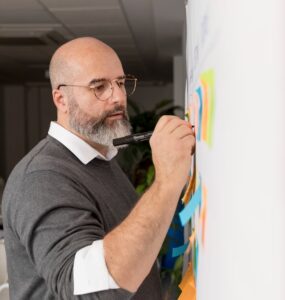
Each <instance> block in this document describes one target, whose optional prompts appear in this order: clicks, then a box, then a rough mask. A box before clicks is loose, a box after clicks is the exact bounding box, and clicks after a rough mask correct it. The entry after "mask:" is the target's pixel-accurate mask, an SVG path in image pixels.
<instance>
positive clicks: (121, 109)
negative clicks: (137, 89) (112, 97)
mask: <svg viewBox="0 0 285 300" xmlns="http://www.w3.org/2000/svg"><path fill="white" fill-rule="evenodd" d="M116 113H122V114H123V118H124V119H125V120H129V116H128V113H127V109H126V107H125V106H123V105H119V104H117V105H116V106H115V107H114V109H112V110H110V111H106V112H104V114H103V115H102V117H101V120H102V122H104V121H105V120H106V119H107V118H108V117H110V116H112V115H113V114H116Z"/></svg>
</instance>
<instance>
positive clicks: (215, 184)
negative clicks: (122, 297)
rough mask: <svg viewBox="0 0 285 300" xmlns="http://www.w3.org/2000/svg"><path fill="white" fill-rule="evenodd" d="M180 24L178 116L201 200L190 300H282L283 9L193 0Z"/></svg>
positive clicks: (272, 4)
mask: <svg viewBox="0 0 285 300" xmlns="http://www.w3.org/2000/svg"><path fill="white" fill-rule="evenodd" d="M186 16H187V46H186V48H187V49H186V56H187V57H186V58H187V89H186V103H185V109H186V112H187V113H189V115H190V118H191V122H192V123H194V125H195V131H196V137H197V146H196V168H197V177H198V183H197V184H196V189H198V186H199V182H200V184H202V185H203V186H204V187H205V189H206V191H207V197H206V198H207V199H206V200H207V206H206V210H207V212H206V217H205V220H204V223H203V222H201V204H200V206H199V208H197V211H196V212H195V214H194V216H193V217H192V224H194V225H193V227H195V228H196V240H197V241H196V242H197V246H199V256H198V259H197V270H196V273H197V274H196V278H195V285H196V296H197V299H198V300H241V299H242V300H247V299H248V300H256V299H258V300H263V299H264V300H265V299H266V300H268V299H274V300H281V299H282V300H284V299H285V284H284V279H285V2H284V0H271V1H264V0H251V1H248V0H238V1H236V0H228V1H226V0H216V1H210V0H191V1H188V3H187V5H186ZM199 88H200V92H199ZM199 93H200V95H199ZM203 93H204V94H203ZM207 93H208V95H207V96H205V94H207ZM199 97H200V98H201V99H202V100H201V99H199ZM205 97H207V99H206V100H205ZM199 101H200V102H201V103H202V104H203V105H204V106H203V108H202V112H199V109H201V103H200V102H199ZM203 101H205V103H204V102H203ZM199 114H200V115H201V116H200V115H199ZM203 118H204V119H203ZM201 119H203V120H201ZM203 127H204V128H203ZM199 130H200V137H199V138H198V136H197V135H198V133H199V132H198V131H199ZM203 130H204V136H203ZM196 191H197V190H196ZM191 201H192V200H191ZM202 223H203V224H202ZM186 226H187V225H186ZM202 239H203V240H202ZM185 257H187V255H185ZM182 298H183V297H181V298H179V299H182ZM184 299H186V297H184ZM188 299H190V298H189V297H188Z"/></svg>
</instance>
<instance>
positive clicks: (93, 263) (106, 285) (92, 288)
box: [73, 240, 120, 295]
mask: <svg viewBox="0 0 285 300" xmlns="http://www.w3.org/2000/svg"><path fill="white" fill-rule="evenodd" d="M73 278H74V295H83V294H88V293H94V292H99V291H103V290H109V289H118V288H120V287H119V286H118V285H117V284H116V282H115V281H114V279H113V278H112V276H111V274H110V273H109V271H108V269H107V265H106V262H105V257H104V248H103V240H98V241H95V242H93V243H92V245H90V246H86V247H84V248H82V249H80V250H79V251H77V252H76V254H75V258H74V265H73Z"/></svg>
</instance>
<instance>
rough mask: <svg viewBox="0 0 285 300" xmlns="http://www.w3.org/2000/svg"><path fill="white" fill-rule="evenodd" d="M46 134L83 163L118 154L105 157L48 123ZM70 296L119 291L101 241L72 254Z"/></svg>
mask: <svg viewBox="0 0 285 300" xmlns="http://www.w3.org/2000/svg"><path fill="white" fill-rule="evenodd" d="M48 134H49V135H50V136H52V137H53V138H55V139H56V140H58V141H59V142H60V143H62V144H63V145H64V146H65V147H66V148H67V149H69V150H70V151H71V152H72V153H73V154H74V155H75V156H76V157H77V158H78V159H79V160H80V161H81V162H82V163H83V164H85V165H86V164H88V163H89V162H90V161H91V160H93V159H94V158H96V157H97V158H98V159H102V160H107V161H108V160H111V159H112V158H113V157H115V156H116V155H117V153H118V150H117V149H116V148H114V149H112V150H110V151H109V152H108V153H107V155H106V157H105V156H103V155H102V154H101V153H99V152H98V151H96V150H95V149H94V148H93V147H91V146H90V145H89V144H87V143H86V142H85V141H83V140H82V139H81V138H79V137H78V136H77V135H75V134H73V133H72V132H70V131H68V130H67V129H65V128H64V127H62V126H60V125H59V124H58V123H56V122H51V124H50V128H49V132H48ZM73 278H74V295H83V294H88V293H94V292H99V291H102V290H108V289H117V288H120V287H119V286H118V285H117V284H116V282H115V281H114V279H113V278H112V276H111V274H110V273H109V271H108V269H107V265H106V262H105V257H104V248H103V240H97V241H94V242H93V243H92V244H91V245H89V246H86V247H84V248H82V249H80V250H79V251H77V252H76V255H75V259H74V264H73Z"/></svg>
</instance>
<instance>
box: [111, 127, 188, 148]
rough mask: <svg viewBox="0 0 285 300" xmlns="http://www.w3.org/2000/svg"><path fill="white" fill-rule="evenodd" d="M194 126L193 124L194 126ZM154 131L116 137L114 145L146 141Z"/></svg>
mask: <svg viewBox="0 0 285 300" xmlns="http://www.w3.org/2000/svg"><path fill="white" fill-rule="evenodd" d="M193 127H194V126H193V125H192V128H193ZM152 133H153V131H148V132H142V133H136V134H131V135H127V136H124V137H122V138H118V139H114V140H113V145H114V146H122V145H127V144H133V143H140V142H144V141H148V140H149V139H150V138H151V136H152Z"/></svg>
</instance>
